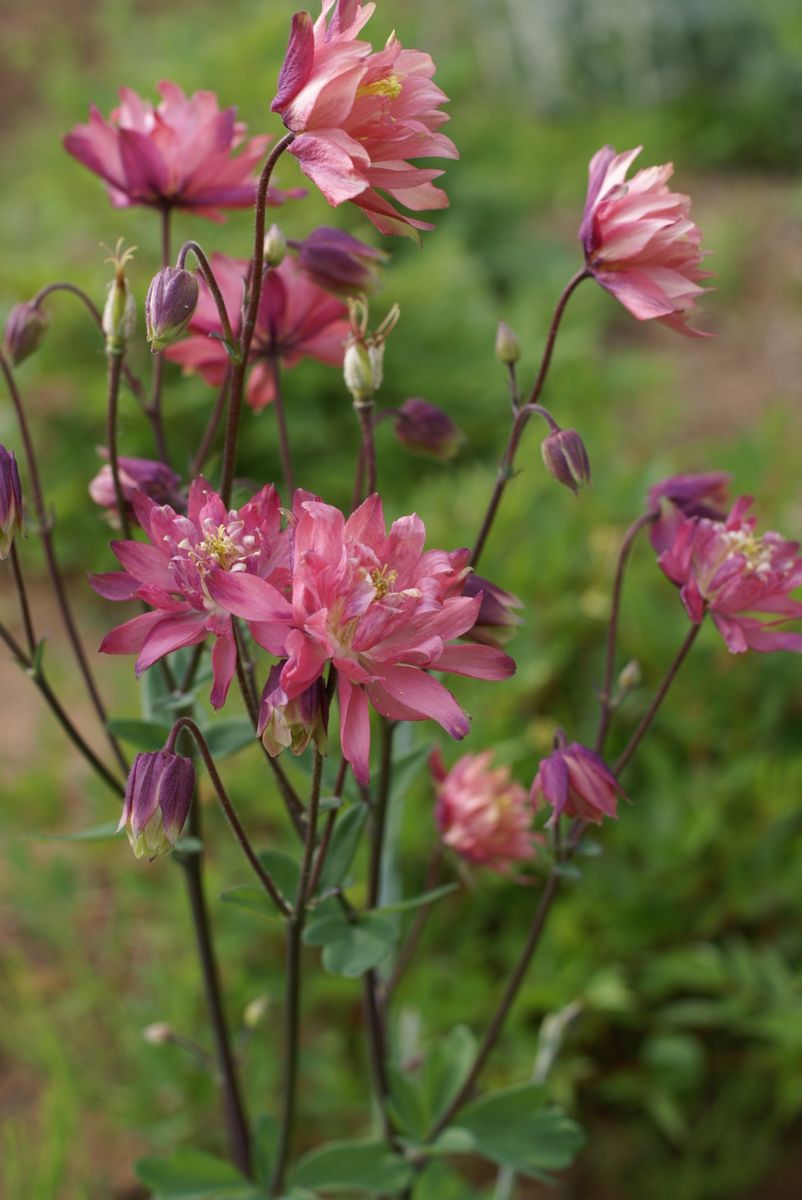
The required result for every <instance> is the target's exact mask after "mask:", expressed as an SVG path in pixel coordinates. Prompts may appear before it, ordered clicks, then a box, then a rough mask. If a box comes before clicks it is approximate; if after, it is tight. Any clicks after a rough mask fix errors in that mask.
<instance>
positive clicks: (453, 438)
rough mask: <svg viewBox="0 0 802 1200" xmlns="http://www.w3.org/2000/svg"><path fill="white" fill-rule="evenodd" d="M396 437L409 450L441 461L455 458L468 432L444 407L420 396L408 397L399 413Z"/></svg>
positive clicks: (396, 419)
mask: <svg viewBox="0 0 802 1200" xmlns="http://www.w3.org/2000/svg"><path fill="white" fill-rule="evenodd" d="M395 436H396V437H397V438H398V440H399V442H400V443H401V445H402V446H406V447H407V449H408V450H418V451H420V453H421V454H431V455H432V456H433V457H434V458H439V459H440V461H441V462H447V461H448V459H449V458H453V457H454V455H455V454H456V452H457V449H458V448H459V445H460V443H461V442H464V440H465V434H464V433H463V432H462V430H461V429H459V428H458V427H457V426H456V425H455V424H454V422H453V421H452V420H451V418H450V417H449V416H448V414H447V413H444V412H443V410H442V408H437V406H436V405H434V404H429V403H427V401H426V400H421V399H419V398H418V397H417V396H412V397H410V399H409V400H405V401H404V403H403V404H402V405H401V407H400V408H399V409H398V411H397V412H396V414H395Z"/></svg>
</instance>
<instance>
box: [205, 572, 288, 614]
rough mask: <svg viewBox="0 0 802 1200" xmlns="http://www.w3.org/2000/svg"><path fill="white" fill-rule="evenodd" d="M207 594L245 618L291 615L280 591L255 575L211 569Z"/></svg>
mask: <svg viewBox="0 0 802 1200" xmlns="http://www.w3.org/2000/svg"><path fill="white" fill-rule="evenodd" d="M206 586H207V588H208V590H209V595H210V596H211V597H212V599H213V600H215V601H216V602H217V603H218V604H219V605H220V606H221V607H222V608H225V609H227V610H228V612H230V613H233V614H234V616H235V617H244V619H245V620H246V621H283V622H289V621H290V620H291V618H292V607H291V606H290V604H289V602H288V601H287V600H285V599H284V597H283V596H282V595H281V592H279V591H277V589H276V588H274V587H273V585H272V584H270V583H267V581H266V580H264V579H260V578H259V576H258V575H248V574H246V573H245V572H244V571H212V573H211V574H210V575H209V576H208V577H207V580H206Z"/></svg>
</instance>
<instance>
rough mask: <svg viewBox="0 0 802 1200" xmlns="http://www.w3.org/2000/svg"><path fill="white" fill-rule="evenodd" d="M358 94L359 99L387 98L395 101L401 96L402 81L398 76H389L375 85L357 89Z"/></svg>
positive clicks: (369, 84) (370, 84)
mask: <svg viewBox="0 0 802 1200" xmlns="http://www.w3.org/2000/svg"><path fill="white" fill-rule="evenodd" d="M356 94H357V96H358V97H361V96H386V97H387V99H388V100H395V99H396V97H398V96H400V95H401V80H400V79H399V78H398V76H397V75H388V76H387V77H386V78H385V79H377V80H376V82H375V83H366V84H364V85H363V86H362V87H361V88H357V92H356Z"/></svg>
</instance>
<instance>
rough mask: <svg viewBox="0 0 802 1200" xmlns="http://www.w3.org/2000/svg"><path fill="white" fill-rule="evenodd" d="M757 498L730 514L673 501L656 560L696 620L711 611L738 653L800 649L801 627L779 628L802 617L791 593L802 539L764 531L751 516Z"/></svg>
mask: <svg viewBox="0 0 802 1200" xmlns="http://www.w3.org/2000/svg"><path fill="white" fill-rule="evenodd" d="M751 503H752V500H751V497H749V496H741V497H740V499H738V500H737V501H736V502H735V505H734V506H733V509H732V511H731V512H730V515H729V516H728V517H727V519H726V521H715V520H711V519H710V518H708V517H686V516H685V515H684V514H683V513H682V512H680V511H679V509H677V508H675V509H674V511H673V513H671V514H669V515H668V516H667V518H666V519H667V520H668V521H670V532H671V535H672V536H671V544H670V546H668V548H667V549H665V550H663V552H662V553H661V554H660V557H659V558H658V562H659V564H660V566H661V567H662V569H663V571H664V572H665V573H666V575H667V576H668V578H669V579H670V580H671V581H672V583H675V584H676V585H677V586H678V587H679V588H680V596H681V597H682V603H683V604H684V605H685V610H686V612H687V614H688V616H689V617H690V619H691V621H692V622H693V623H694V624H695V625H698V624H700V622H701V621H702V619H703V618H704V616H705V613H707V612H709V613H710V615H711V617H712V618H713V621H714V623H715V625H716V627H717V629H718V630H719V632H720V633H721V635H722V637H723V638H724V641H725V642H726V643H727V648H728V649H729V650H730V651H731V652H732V653H733V654H741V653H743V651H744V650H763V651H768V650H796V651H802V634H798V633H788V632H786V631H784V630H781V629H778V628H777V626H779V625H783V624H785V623H786V622H787V621H789V620H793V619H796V618H799V617H802V603H800V602H799V601H798V600H792V599H791V596H790V593H791V592H792V591H794V589H795V588H798V587H799V586H800V585H802V558H801V557H800V555H799V544H798V543H797V542H789V541H786V540H785V539H784V538H782V537H781V536H780V534H778V533H764V534H763V535H762V537H761V536H758V535H757V534H756V533H755V519H754V517H747V516H746V513H747V510H748V509H749V507H750V505H751ZM767 614H768V615H769V616H770V617H771V618H773V619H769V620H766V619H765V616H766V615H767Z"/></svg>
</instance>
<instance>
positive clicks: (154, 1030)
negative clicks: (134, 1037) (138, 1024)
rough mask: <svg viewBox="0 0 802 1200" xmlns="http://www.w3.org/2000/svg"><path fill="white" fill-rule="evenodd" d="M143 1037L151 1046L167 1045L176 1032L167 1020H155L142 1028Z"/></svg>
mask: <svg viewBox="0 0 802 1200" xmlns="http://www.w3.org/2000/svg"><path fill="white" fill-rule="evenodd" d="M142 1037H143V1039H144V1040H145V1041H146V1042H147V1043H148V1045H149V1046H166V1045H167V1044H168V1043H169V1042H171V1041H172V1040H173V1037H174V1034H173V1031H172V1029H171V1027H170V1026H169V1025H168V1024H167V1022H166V1021H154V1022H153V1024H152V1025H146V1026H145V1028H144V1029H143V1030H142Z"/></svg>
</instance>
